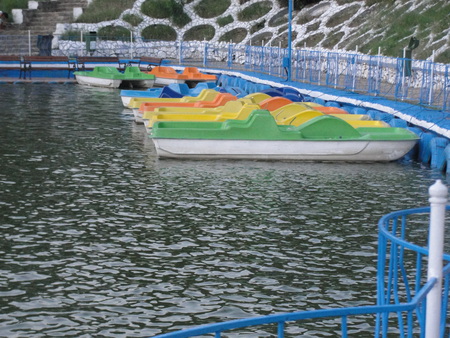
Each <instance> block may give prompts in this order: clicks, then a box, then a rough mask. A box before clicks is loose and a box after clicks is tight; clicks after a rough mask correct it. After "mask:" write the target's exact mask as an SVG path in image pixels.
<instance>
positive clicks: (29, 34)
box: [28, 30, 31, 56]
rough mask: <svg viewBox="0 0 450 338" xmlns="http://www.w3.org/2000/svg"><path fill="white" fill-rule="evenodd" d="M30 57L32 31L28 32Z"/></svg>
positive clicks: (29, 53) (29, 52)
mask: <svg viewBox="0 0 450 338" xmlns="http://www.w3.org/2000/svg"><path fill="white" fill-rule="evenodd" d="M28 55H29V56H31V31H30V30H28Z"/></svg>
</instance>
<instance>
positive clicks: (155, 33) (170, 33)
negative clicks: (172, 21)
mask: <svg viewBox="0 0 450 338" xmlns="http://www.w3.org/2000/svg"><path fill="white" fill-rule="evenodd" d="M142 38H143V39H145V40H162V41H175V40H176V39H177V32H176V31H175V29H173V28H172V27H170V26H166V25H150V26H147V27H145V28H144V29H143V30H142Z"/></svg>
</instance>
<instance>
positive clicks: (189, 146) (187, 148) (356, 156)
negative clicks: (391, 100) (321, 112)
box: [153, 138, 416, 162]
mask: <svg viewBox="0 0 450 338" xmlns="http://www.w3.org/2000/svg"><path fill="white" fill-rule="evenodd" d="M153 142H154V144H155V148H156V152H157V154H158V156H159V157H161V158H186V159H214V158H216V159H219V158H220V159H249V160H304V161H357V162H358V161H394V160H397V159H399V158H401V157H403V156H404V155H405V154H406V153H408V151H410V150H411V148H412V147H413V146H414V144H415V143H416V140H405V141H259V140H199V139H164V138H160V139H158V138H156V139H153Z"/></svg>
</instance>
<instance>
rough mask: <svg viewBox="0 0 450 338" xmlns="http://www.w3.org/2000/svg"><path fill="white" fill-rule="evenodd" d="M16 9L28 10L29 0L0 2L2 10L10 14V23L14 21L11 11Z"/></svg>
mask: <svg viewBox="0 0 450 338" xmlns="http://www.w3.org/2000/svg"><path fill="white" fill-rule="evenodd" d="M15 8H28V0H0V10H1V11H3V12H5V13H8V15H9V19H8V20H9V21H12V14H11V10H12V9H15Z"/></svg>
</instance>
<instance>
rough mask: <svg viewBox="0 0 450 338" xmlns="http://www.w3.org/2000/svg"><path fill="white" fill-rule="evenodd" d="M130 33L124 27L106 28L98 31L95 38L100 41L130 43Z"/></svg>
mask: <svg viewBox="0 0 450 338" xmlns="http://www.w3.org/2000/svg"><path fill="white" fill-rule="evenodd" d="M130 35H131V33H130V31H129V30H128V29H126V28H125V27H120V26H106V27H102V28H100V29H99V30H98V32H97V36H98V37H99V38H100V39H102V40H112V41H130V38H131V36H130Z"/></svg>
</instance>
